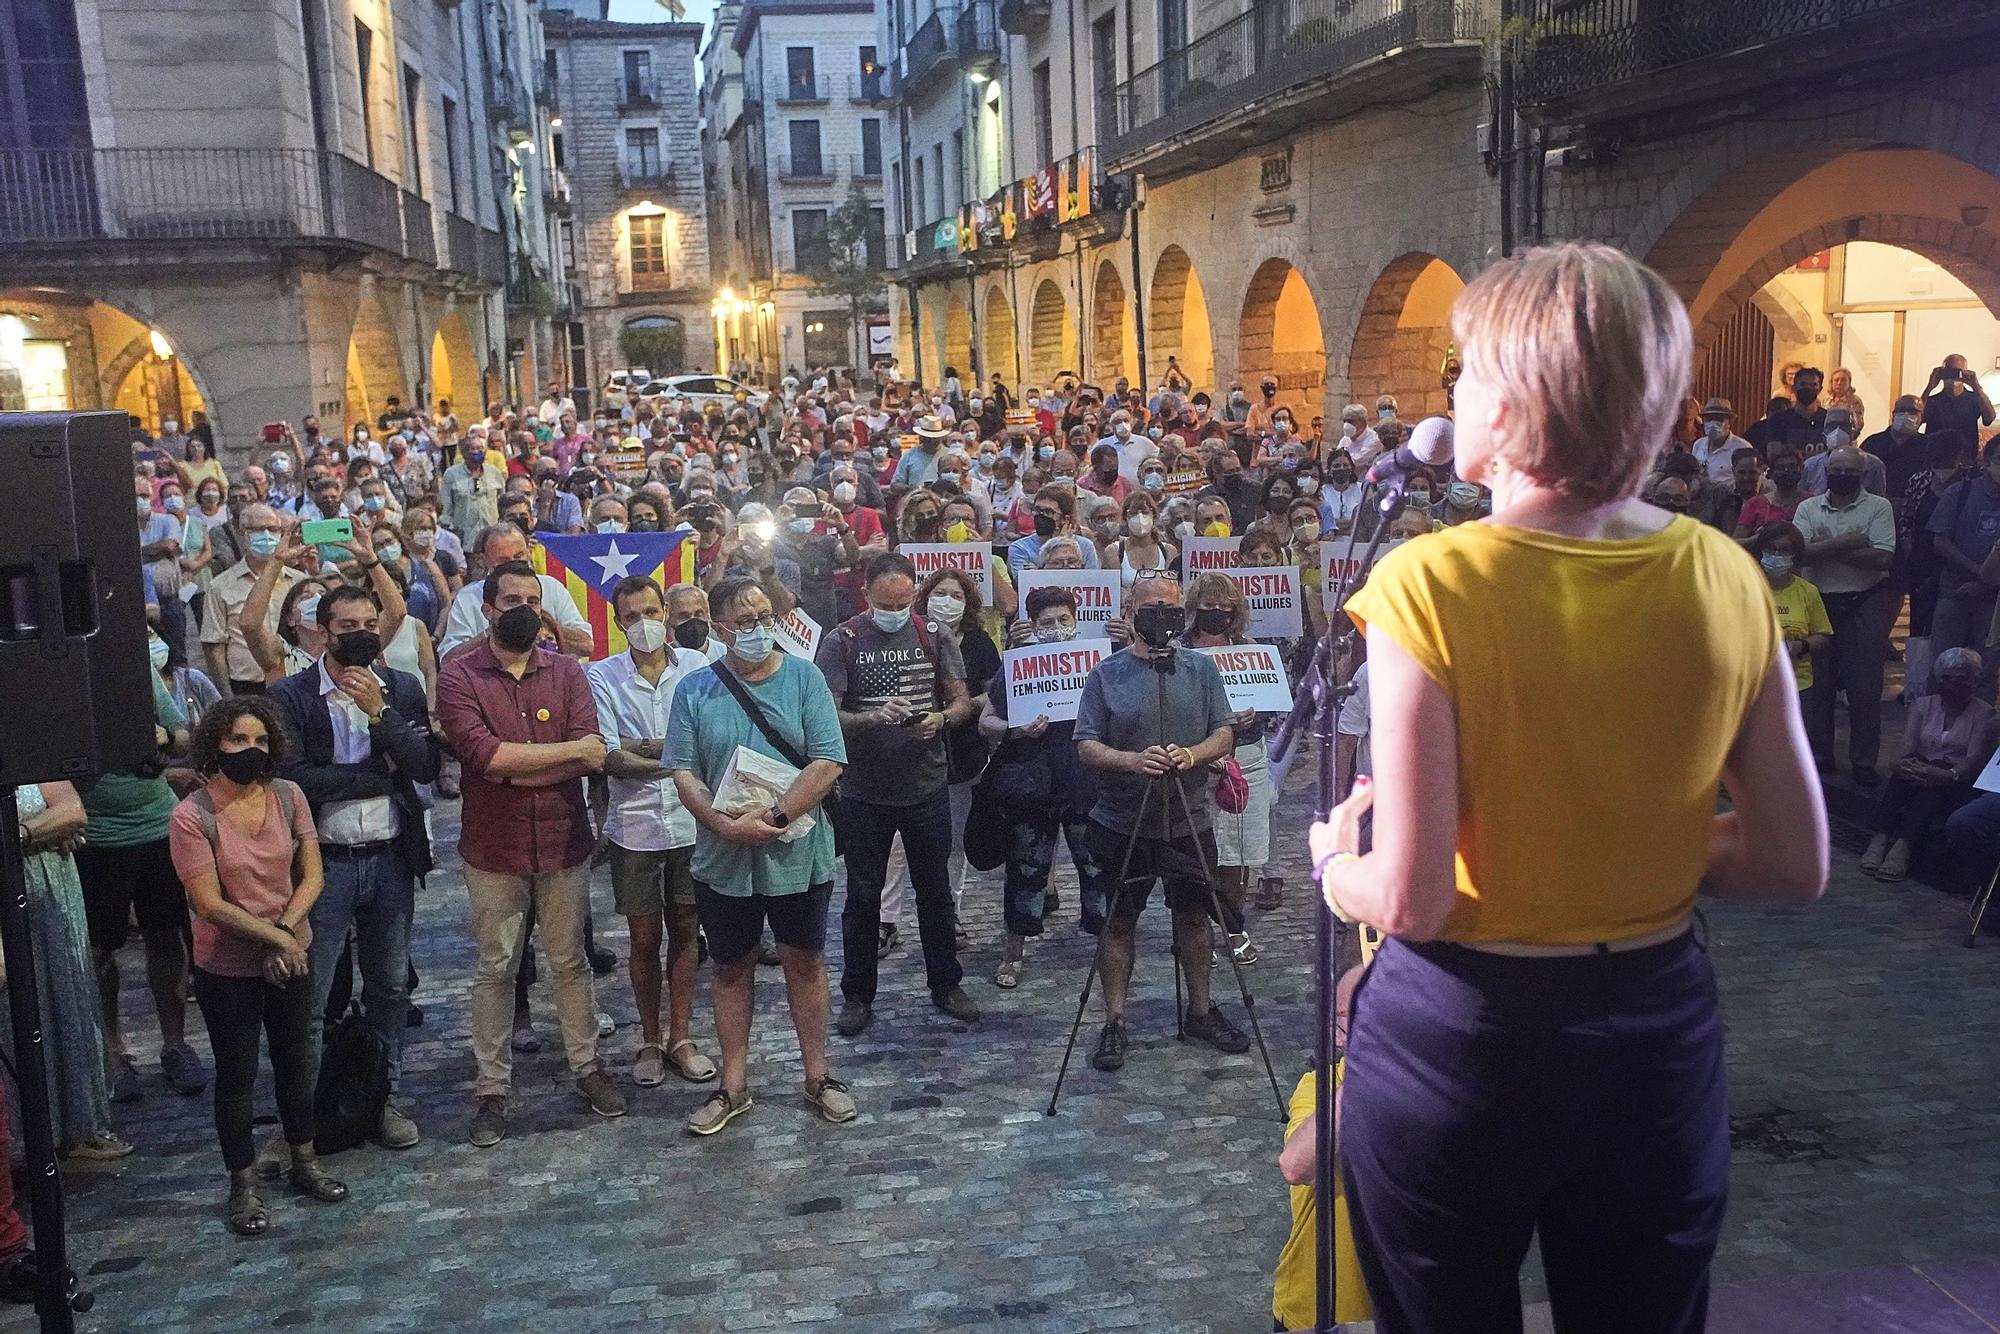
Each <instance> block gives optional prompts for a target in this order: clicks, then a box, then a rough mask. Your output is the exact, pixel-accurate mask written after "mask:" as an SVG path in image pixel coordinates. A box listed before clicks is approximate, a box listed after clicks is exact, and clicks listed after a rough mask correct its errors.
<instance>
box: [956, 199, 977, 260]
mask: <svg viewBox="0 0 2000 1334" xmlns="http://www.w3.org/2000/svg"><path fill="white" fill-rule="evenodd" d="M977 249H979V224H978V223H977V221H975V220H974V218H973V216H972V205H970V204H967V205H966V206H965V207H964V208H961V209H960V210H959V211H958V253H959V254H961V255H969V254H971V253H972V252H973V251H975V250H977Z"/></svg>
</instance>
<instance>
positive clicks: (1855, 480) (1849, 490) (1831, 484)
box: [1826, 472, 1861, 500]
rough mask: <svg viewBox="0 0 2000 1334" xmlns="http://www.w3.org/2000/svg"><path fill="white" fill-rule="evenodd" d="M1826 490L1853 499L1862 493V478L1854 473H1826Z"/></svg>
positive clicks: (1846, 498)
mask: <svg viewBox="0 0 2000 1334" xmlns="http://www.w3.org/2000/svg"><path fill="white" fill-rule="evenodd" d="M1826 491H1827V494H1828V495H1832V496H1839V497H1840V498H1841V499H1842V500H1851V499H1853V498H1854V497H1855V496H1858V495H1860V494H1861V479H1860V478H1859V477H1858V476H1856V475H1855V474H1853V473H1844V474H1843V473H1837V472H1830V473H1828V474H1827V475H1826Z"/></svg>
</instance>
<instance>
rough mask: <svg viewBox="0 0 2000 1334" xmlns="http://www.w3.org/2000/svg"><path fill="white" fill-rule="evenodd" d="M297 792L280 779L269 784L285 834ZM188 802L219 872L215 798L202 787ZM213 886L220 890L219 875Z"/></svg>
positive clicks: (295, 865)
mask: <svg viewBox="0 0 2000 1334" xmlns="http://www.w3.org/2000/svg"><path fill="white" fill-rule="evenodd" d="M297 790H298V789H296V788H294V787H293V786H292V785H291V784H290V783H289V782H286V781H284V780H282V779H276V780H273V781H272V783H271V791H272V793H273V794H274V795H276V797H277V798H278V811H279V813H280V814H282V815H283V816H284V817H285V832H286V833H287V834H289V833H291V832H292V811H293V810H294V809H295V808H294V807H293V805H292V793H293V792H295V791H297ZM188 800H189V801H190V802H191V803H193V805H194V814H195V819H197V820H199V821H200V822H201V832H202V837H204V838H206V839H207V840H208V850H209V851H210V852H212V853H214V854H215V864H216V867H217V869H218V871H219V870H220V868H221V866H222V842H221V833H220V831H219V830H218V829H217V827H216V823H215V821H216V813H215V798H214V797H211V796H210V795H209V794H208V788H207V786H206V785H204V786H202V787H198V788H196V789H195V790H194V791H193V792H192V793H190V794H189V796H188ZM298 873H299V842H298V839H297V838H296V837H294V838H293V839H292V874H293V875H294V876H297V875H298ZM215 886H216V889H217V890H222V877H221V875H220V874H218V875H217V876H216V878H215ZM223 897H225V898H227V897H228V893H227V891H223Z"/></svg>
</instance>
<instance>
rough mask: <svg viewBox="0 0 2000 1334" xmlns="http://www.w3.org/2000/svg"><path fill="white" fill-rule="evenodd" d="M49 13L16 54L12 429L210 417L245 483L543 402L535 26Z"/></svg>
mask: <svg viewBox="0 0 2000 1334" xmlns="http://www.w3.org/2000/svg"><path fill="white" fill-rule="evenodd" d="M36 7H37V8H38V9H39V10H41V11H42V15H41V26H42V29H43V31H44V32H45V33H46V35H47V40H46V41H45V42H43V43H40V44H39V45H38V46H36V47H34V48H32V49H24V48H23V47H22V46H20V45H19V44H12V43H10V44H8V45H7V46H6V47H5V48H4V50H0V61H4V62H5V63H6V64H7V65H9V66H12V68H9V69H7V70H5V71H4V73H5V79H4V83H5V86H6V89H7V92H6V93H5V94H4V96H0V406H3V407H7V408H21V407H28V408H65V407H77V408H88V407H120V408H124V409H125V410H127V411H128V412H130V413H132V415H134V416H136V417H138V418H139V419H140V420H141V421H142V422H143V423H145V424H146V425H147V426H148V427H151V428H157V427H158V425H159V423H160V422H161V421H162V420H164V419H168V418H176V419H178V420H180V421H183V422H185V421H187V420H189V419H190V416H191V414H192V413H193V412H194V411H197V410H200V411H205V412H206V413H207V414H208V416H209V417H210V419H211V421H212V422H213V423H214V425H215V428H216V432H217V441H218V444H219V445H220V446H221V447H222V448H223V449H224V451H225V452H226V453H228V454H230V455H231V456H235V455H238V454H240V453H241V452H242V451H244V450H246V449H247V448H248V447H249V445H250V444H251V443H252V442H253V440H254V439H255V438H256V436H257V434H258V432H259V429H260V427H261V426H262V425H263V424H264V423H267V422H276V421H294V422H296V421H297V420H298V419H299V418H300V417H301V416H302V415H303V414H305V413H308V412H316V413H318V414H319V415H320V416H321V418H322V419H323V422H324V423H325V426H326V429H327V430H328V431H329V433H332V432H333V431H335V430H338V429H339V427H340V424H341V423H343V422H344V421H347V420H355V421H359V420H361V419H363V418H368V419H371V420H372V418H373V417H374V415H375V414H376V413H377V412H379V411H380V409H381V407H382V405H383V404H384V403H385V402H386V400H387V399H388V398H389V397H390V396H391V395H394V396H396V397H397V398H399V399H401V400H402V401H403V402H404V403H412V402H434V401H435V400H436V399H438V398H449V399H453V400H455V401H457V402H461V403H478V402H479V401H480V400H482V399H483V398H485V397H486V396H488V395H489V394H498V393H501V392H505V391H506V389H507V388H508V386H509V384H510V383H517V382H518V381H519V380H520V379H521V378H522V377H523V376H531V375H532V374H533V369H534V368H533V364H532V355H533V354H532V351H531V348H532V345H533V341H534V339H533V335H534V332H535V329H534V322H533V320H532V319H528V320H524V321H523V322H521V323H520V324H519V325H518V326H517V332H516V333H515V334H514V337H513V340H512V344H513V345H514V346H515V347H516V350H517V353H518V354H517V355H514V356H510V337H509V328H508V322H507V315H506V306H505V297H506V289H507V286H508V279H509V276H510V270H514V269H516V268H517V267H518V266H519V265H521V264H523V263H532V261H533V255H534V251H533V248H534V246H535V244H536V233H535V227H534V224H535V219H536V217H537V216H538V213H539V208H538V206H537V208H536V210H534V211H533V212H527V213H524V212H523V211H522V210H520V209H519V208H517V207H516V205H515V203H514V200H513V197H512V194H511V192H510V190H509V185H510V184H511V183H513V182H514V181H516V180H518V179H519V178H520V177H521V176H522V175H524V174H528V173H531V172H532V170H533V164H534V159H533V157H532V155H531V153H524V152H522V151H521V149H522V146H524V145H525V146H527V147H528V148H529V149H532V146H533V140H534V135H535V123H536V119H535V113H536V103H535V96H534V80H535V78H536V77H537V76H538V74H539V71H540V69H541V63H540V58H539V42H540V28H539V19H538V15H537V14H536V12H535V11H534V10H533V8H532V7H531V6H528V5H526V4H524V3H520V0H468V2H467V3H463V4H460V5H457V6H453V7H444V6H440V5H437V4H435V3H432V2H431V0H305V3H303V4H298V3H287V4H277V3H268V2H267V3H252V4H248V5H243V4H232V5H224V4H220V3H206V2H198V3H190V4H187V5H183V6H180V7H178V8H177V10H176V13H175V21H174V23H173V24H172V25H171V27H170V29H169V30H164V31H163V30H162V29H161V27H160V25H159V22H158V15H157V14H156V13H153V12H150V11H135V10H129V9H125V8H121V7H118V6H115V5H110V4H100V3H98V0H77V2H76V3H74V4H73V5H71V4H64V3H59V2H57V0H42V2H41V3H38V4H37V6H36ZM24 88H35V89H39V90H42V91H41V92H40V93H39V94H38V95H37V96H36V97H35V98H33V99H30V98H28V97H27V95H26V94H25V93H24V91H23V90H24ZM524 159H525V161H524ZM543 235H544V237H545V235H546V233H545V231H544V234H543ZM544 244H545V241H544ZM541 327H542V331H543V341H544V342H546V327H547V321H546V319H543V320H542V321H541Z"/></svg>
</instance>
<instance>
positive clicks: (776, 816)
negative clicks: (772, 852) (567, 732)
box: [764, 804, 792, 829]
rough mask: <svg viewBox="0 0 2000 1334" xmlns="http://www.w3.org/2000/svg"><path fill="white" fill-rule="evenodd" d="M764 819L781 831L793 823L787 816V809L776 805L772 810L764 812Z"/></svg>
mask: <svg viewBox="0 0 2000 1334" xmlns="http://www.w3.org/2000/svg"><path fill="white" fill-rule="evenodd" d="M764 818H765V819H767V820H769V821H770V822H771V823H772V824H773V825H774V826H776V827H777V828H779V829H783V828H785V827H786V826H788V825H790V824H791V822H792V817H791V816H789V815H787V814H785V808H784V807H782V806H779V805H776V804H773V805H772V807H771V809H770V810H768V811H766V812H764Z"/></svg>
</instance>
